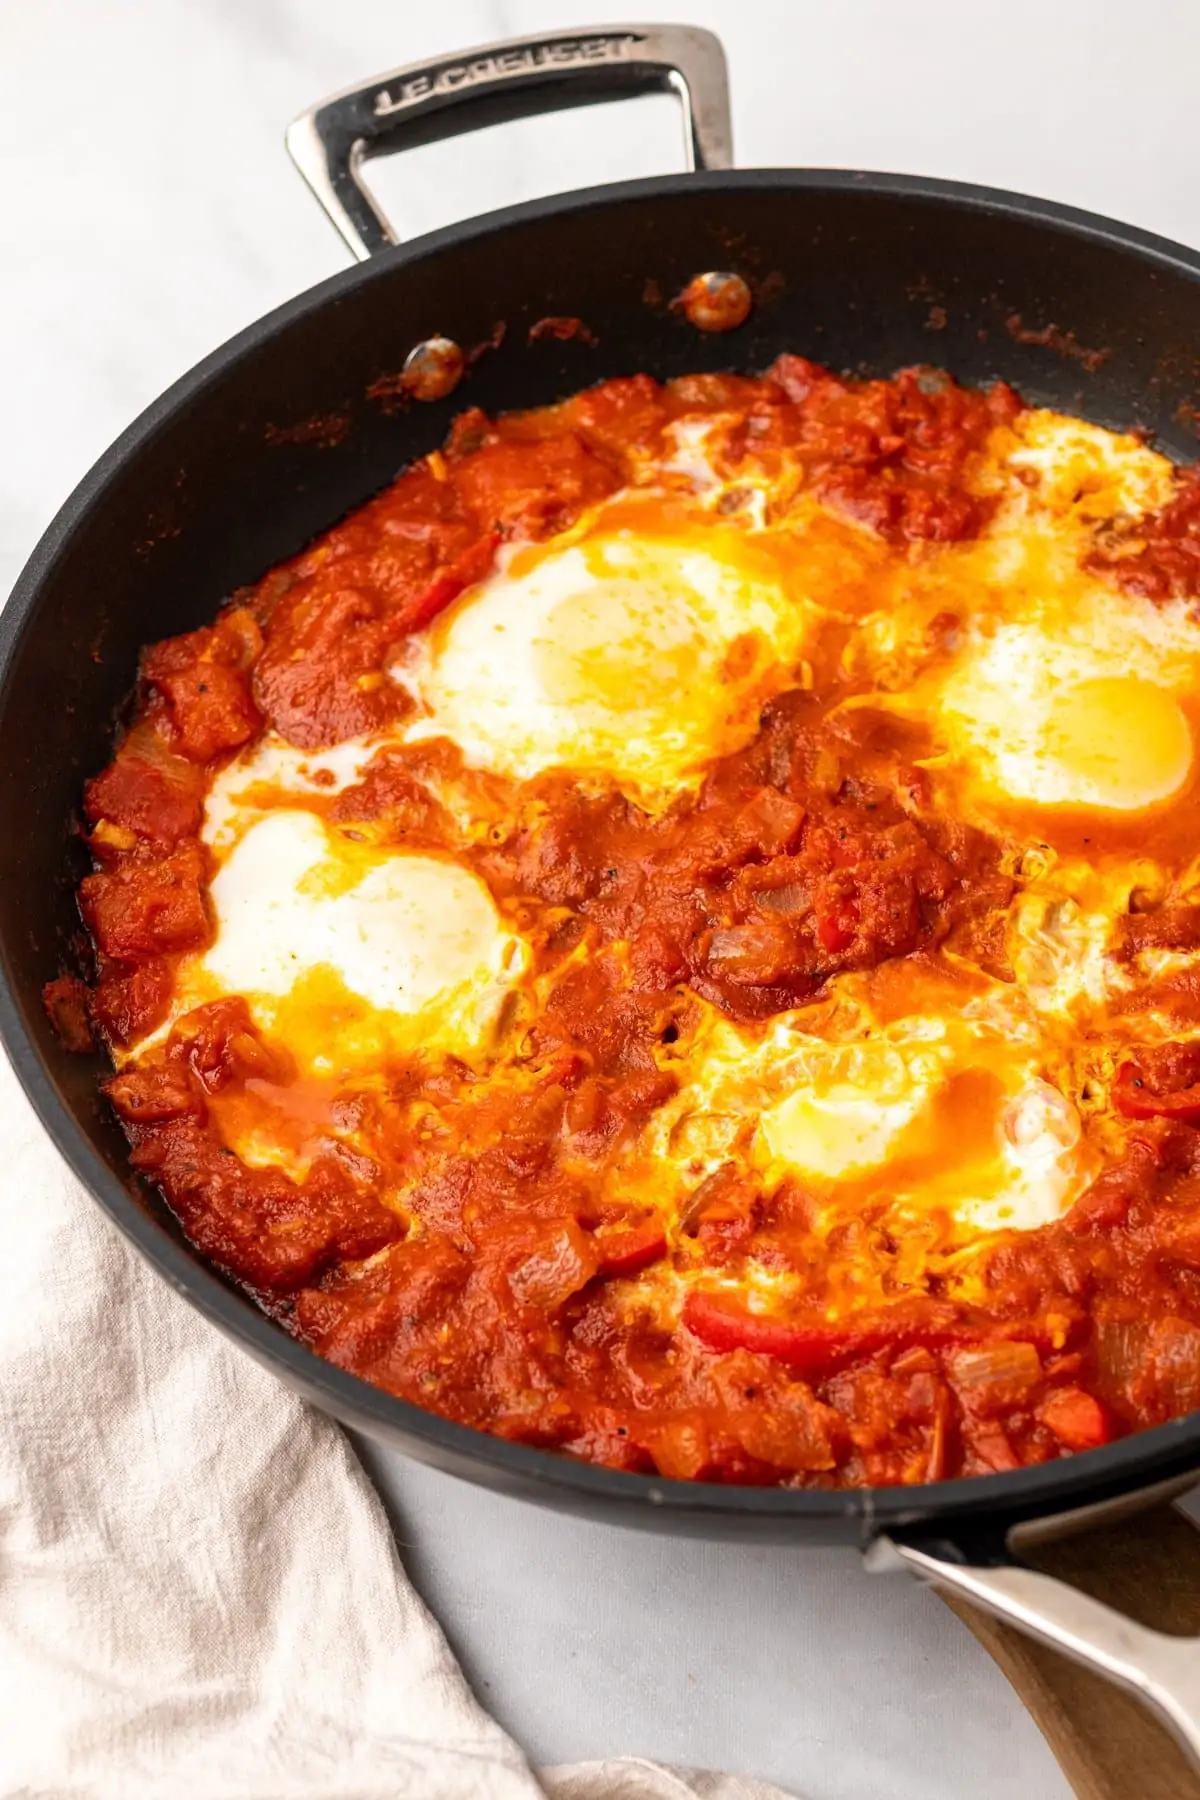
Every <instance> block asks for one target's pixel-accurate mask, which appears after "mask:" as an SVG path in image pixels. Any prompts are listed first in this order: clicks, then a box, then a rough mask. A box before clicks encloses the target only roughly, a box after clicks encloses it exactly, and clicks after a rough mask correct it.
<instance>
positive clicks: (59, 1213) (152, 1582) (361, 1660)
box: [0, 1055, 784, 1800]
mask: <svg viewBox="0 0 1200 1800" xmlns="http://www.w3.org/2000/svg"><path fill="white" fill-rule="evenodd" d="M0 1245H2V1246H3V1248H2V1249H0V1797H2V1800H547V1797H549V1800H684V1797H685V1796H693V1795H698V1796H703V1797H704V1800H784V1797H783V1796H781V1795H780V1794H779V1790H778V1789H776V1788H770V1787H767V1786H765V1785H764V1784H762V1783H760V1782H754V1781H744V1780H737V1779H734V1778H732V1777H728V1776H723V1775H703V1774H699V1775H698V1774H689V1773H685V1772H682V1771H672V1770H668V1769H665V1768H662V1767H661V1766H659V1765H657V1764H654V1763H649V1762H645V1761H642V1760H640V1759H636V1758H623V1759H620V1760H617V1761H611V1762H603V1763H588V1764H581V1765H579V1766H576V1767H572V1768H565V1769H555V1770H545V1771H542V1772H540V1774H535V1773H534V1772H533V1771H532V1770H531V1769H530V1767H529V1765H528V1764H527V1763H526V1761H525V1758H524V1757H523V1756H522V1754H521V1752H520V1750H519V1749H518V1748H517V1746H516V1745H515V1744H514V1743H513V1741H512V1739H511V1738H509V1737H508V1736H507V1735H506V1734H505V1733H504V1732H503V1731H502V1730H501V1729H500V1727H499V1726H498V1725H497V1724H495V1723H494V1721H493V1720H491V1719H489V1718H488V1716H487V1715H486V1713H484V1712H483V1711H482V1709H481V1708H480V1707H479V1706H478V1705H477V1704H476V1702H475V1699H474V1698H473V1696H472V1694H471V1693H470V1691H469V1690H468V1688H467V1685H466V1683H465V1681H464V1680H463V1677H462V1674H461V1673H460V1671H459V1669H458V1667H457V1665H456V1664H455V1662H454V1659H453V1657H452V1656H451V1654H450V1651H449V1649H448V1647H447V1645H446V1641H445V1639H444V1638H443V1636H442V1634H441V1632H440V1630H439V1629H438V1626H437V1624H436V1623H435V1621H434V1620H433V1619H432V1618H431V1617H430V1615H429V1613H428V1612H427V1611H426V1609H425V1607H424V1605H423V1604H422V1602H421V1601H420V1599H419V1598H418V1597H417V1595H416V1594H415V1593H414V1591H413V1589H412V1588H411V1587H410V1586H409V1584H408V1581H407V1580H406V1578H405V1575H404V1571H403V1569H402V1568H401V1566H400V1562H399V1559H398V1557H397V1554H396V1549H395V1545H394V1543H393V1541H392V1537H391V1534H390V1532H389V1529H388V1526H387V1522H386V1520H385V1518H384V1514H383V1510H382V1508H381V1506H380V1504H379V1501H378V1498H377V1497H376V1495H375V1492H374V1490H373V1489H372V1487H371V1485H370V1483H369V1482H368V1480H367V1478H366V1476H365V1474H364V1473H363V1470H362V1468H361V1467H360V1466H359V1464H358V1462H357V1461H356V1459H355V1457H354V1454H353V1452H352V1450H351V1448H350V1445H349V1443H348V1441H347V1440H346V1438H345V1437H344V1436H343V1434H342V1432H341V1431H340V1430H339V1429H338V1428H337V1426H335V1425H334V1424H332V1423H331V1422H330V1421H329V1420H328V1419H326V1418H324V1417H323V1416H322V1415H321V1414H319V1413H316V1412H314V1411H312V1410H311V1409H310V1408H308V1407H307V1406H305V1405H303V1404H302V1403H301V1402H300V1401H298V1400H297V1399H295V1398H294V1397H293V1396H292V1395H291V1394H290V1393H289V1392H288V1391H287V1390H286V1389H285V1388H284V1387H283V1386H282V1385H281V1384H280V1383H279V1382H277V1381H275V1380H274V1379H273V1377H271V1376H269V1375H267V1374H266V1373H265V1372H264V1371H263V1370H261V1369H259V1368H258V1366H257V1365H256V1364H255V1363H253V1362H251V1361H250V1359H249V1358H248V1357H245V1356H243V1355H241V1353H240V1352H238V1351H236V1350H234V1349H232V1348H231V1347H230V1346H229V1345H228V1344H227V1343H226V1342H225V1340H224V1339H223V1338H222V1337H221V1336H220V1335H219V1334H218V1333H217V1332H216V1331H215V1330H213V1329H212V1328H211V1327H210V1326H209V1325H207V1324H206V1323H205V1322H204V1320H202V1319H201V1318H200V1317H199V1316H198V1315H197V1314H195V1313H194V1312H192V1310H191V1309H190V1308H189V1307H188V1306H186V1305H185V1304H184V1303H183V1301H181V1300H179V1299H178V1298H177V1297H176V1296H175V1295H174V1294H173V1293H171V1291H170V1290H169V1289H168V1288H167V1286H166V1285H165V1284H164V1283H163V1282H161V1281H160V1280H159V1278H158V1277H157V1276H156V1275H154V1274H153V1273H152V1272H151V1271H150V1270H149V1269H147V1268H145V1267H144V1266H143V1265H142V1264H141V1263H140V1262H139V1261H138V1259H137V1258H136V1257H135V1256H134V1255H133V1253H132V1251H130V1250H129V1249H128V1248H127V1246H126V1245H125V1244H124V1242H123V1241H122V1240H121V1239H120V1238H119V1237H118V1235H117V1233H116V1232H115V1231H114V1230H113V1229H112V1228H111V1227H110V1226H109V1225H108V1224H107V1222H106V1221H105V1220H104V1218H103V1217H102V1216H101V1214H100V1212H99V1210H98V1208H96V1207H95V1206H94V1205H93V1204H92V1203H91V1201H90V1200H89V1199H88V1198H87V1196H86V1195H85V1194H83V1193H82V1192H81V1191H80V1188H79V1186H78V1184H77V1183H76V1182H75V1180H74V1179H73V1177H72V1176H71V1175H70V1174H69V1173H68V1171H67V1169H66V1167H65V1166H64V1165H63V1164H62V1163H61V1161H60V1160H59V1158H58V1156H57V1153H56V1152H55V1151H54V1150H53V1148H52V1147H51V1145H50V1143H49V1142H48V1140H47V1139H46V1137H45V1135H44V1133H43V1132H42V1130H41V1127H40V1126H39V1125H38V1124H37V1122H36V1120H35V1118H34V1116H33V1114H32V1112H31V1110H30V1108H29V1106H28V1104H27V1103H26V1101H25V1098H24V1096H23V1095H22V1094H21V1092H20V1090H19V1089H18V1087H17V1083H16V1079H15V1077H14V1076H13V1074H12V1072H11V1070H10V1069H9V1067H8V1064H7V1062H6V1061H5V1059H4V1057H3V1055H0ZM631 1616H632V1615H631Z"/></svg>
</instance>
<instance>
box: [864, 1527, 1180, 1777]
mask: <svg viewBox="0 0 1200 1800" xmlns="http://www.w3.org/2000/svg"><path fill="white" fill-rule="evenodd" d="M866 1562H867V1566H868V1568H870V1569H873V1570H879V1571H884V1570H887V1569H889V1568H897V1567H902V1568H906V1569H907V1570H908V1572H909V1573H910V1574H912V1575H916V1576H918V1577H920V1579H921V1580H923V1581H929V1582H932V1583H933V1585H934V1586H935V1587H939V1588H944V1589H946V1590H947V1591H948V1592H949V1593H951V1594H953V1595H955V1596H957V1597H958V1598H959V1599H962V1600H966V1601H968V1602H969V1603H970V1604H972V1605H974V1606H978V1607H982V1608H983V1610H984V1611H985V1612H989V1613H992V1614H993V1615H994V1616H995V1617H996V1618H998V1619H1002V1620H1003V1621H1004V1623H1005V1624H1006V1625H1011V1626H1013V1627H1015V1629H1016V1630H1018V1631H1023V1632H1025V1633H1026V1634H1027V1636H1029V1637H1033V1638H1037V1639H1038V1640H1039V1641H1040V1642H1041V1643H1043V1644H1048V1645H1049V1646H1050V1647H1051V1649H1053V1650H1059V1651H1061V1652H1062V1654H1063V1655H1064V1656H1070V1657H1073V1658H1074V1660H1075V1661H1076V1662H1078V1663H1082V1664H1083V1666H1084V1667H1085V1668H1088V1669H1092V1670H1094V1671H1095V1672H1096V1673H1097V1674H1099V1675H1105V1676H1107V1677H1108V1679H1109V1680H1110V1681H1115V1682H1118V1683H1119V1684H1120V1686H1122V1687H1124V1688H1128V1689H1129V1690H1130V1692H1131V1693H1133V1694H1136V1695H1137V1697H1138V1698H1139V1699H1140V1700H1142V1701H1144V1702H1145V1704H1146V1705H1147V1706H1148V1707H1150V1709H1151V1710H1152V1711H1153V1712H1155V1713H1156V1714H1157V1715H1158V1717H1159V1718H1160V1719H1161V1720H1162V1721H1163V1723H1164V1724H1165V1725H1166V1726H1167V1727H1168V1728H1169V1730H1171V1731H1172V1732H1173V1733H1174V1734H1175V1736H1176V1738H1178V1740H1179V1742H1180V1744H1181V1745H1182V1746H1183V1748H1184V1750H1185V1751H1186V1752H1187V1754H1188V1755H1189V1756H1190V1757H1191V1759H1192V1761H1193V1762H1194V1763H1195V1765H1196V1766H1197V1768H1200V1638H1195V1637H1172V1636H1170V1635H1168V1634H1167V1633H1166V1632H1163V1631H1152V1630H1151V1629H1150V1628H1149V1627H1148V1626H1145V1625H1139V1624H1138V1623H1137V1621H1136V1620H1134V1619H1129V1618H1126V1616H1125V1615H1124V1613H1120V1612H1117V1611H1116V1609H1115V1608H1113V1607H1111V1606H1106V1605H1105V1604H1104V1603H1103V1601H1101V1600H1095V1599H1093V1598H1092V1596H1091V1595H1090V1594H1085V1593H1083V1592H1081V1591H1080V1589H1079V1588H1076V1587H1072V1586H1071V1584H1070V1583H1069V1582H1066V1581H1060V1580H1058V1578H1057V1577H1056V1576H1053V1575H1046V1574H1043V1573H1042V1571H1041V1570H1039V1569H1033V1568H1029V1567H1028V1566H1027V1565H1026V1564H1024V1563H1022V1562H1020V1561H1018V1559H1017V1558H1016V1557H1015V1556H1014V1555H1012V1554H1011V1553H1010V1551H1009V1548H1008V1545H1007V1542H1006V1540H1004V1539H1003V1538H997V1539H996V1540H992V1539H990V1538H989V1539H987V1540H983V1539H981V1540H980V1541H979V1542H975V1543H973V1542H971V1541H970V1540H969V1539H968V1538H959V1539H957V1541H949V1542H948V1541H943V1540H940V1539H933V1538H927V1539H918V1538H916V1537H907V1538H902V1537H899V1536H895V1537H890V1536H889V1537H879V1538H877V1539H876V1540H875V1542H874V1543H873V1544H872V1545H871V1547H870V1549H869V1550H868V1551H867V1554H866Z"/></svg>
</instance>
